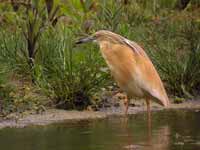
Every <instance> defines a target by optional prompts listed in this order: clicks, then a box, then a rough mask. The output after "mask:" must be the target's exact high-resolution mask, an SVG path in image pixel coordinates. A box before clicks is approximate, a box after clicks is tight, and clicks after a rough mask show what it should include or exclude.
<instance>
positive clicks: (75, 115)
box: [0, 101, 200, 129]
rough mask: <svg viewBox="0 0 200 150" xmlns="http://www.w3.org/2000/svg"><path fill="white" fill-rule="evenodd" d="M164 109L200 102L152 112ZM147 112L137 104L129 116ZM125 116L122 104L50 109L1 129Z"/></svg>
mask: <svg viewBox="0 0 200 150" xmlns="http://www.w3.org/2000/svg"><path fill="white" fill-rule="evenodd" d="M164 109H200V101H187V102H184V103H181V104H171V106H170V107H169V108H163V107H161V106H158V105H156V104H153V105H152V107H151V110H152V111H159V110H164ZM143 112H146V107H145V106H144V104H143V103H138V104H137V103H136V106H134V107H133V106H130V107H129V112H128V113H129V114H130V115H131V114H137V113H143ZM113 115H117V116H122V115H124V107H123V105H122V104H120V105H119V106H118V107H117V106H111V107H106V108H103V109H101V110H100V111H96V112H93V111H75V110H74V111H65V110H58V109H48V110H46V111H45V112H43V113H42V114H34V113H31V112H27V113H26V114H25V113H24V114H23V115H22V114H20V115H18V114H11V115H9V116H8V117H7V118H6V119H2V120H0V128H1V129H2V128H5V127H17V128H23V127H26V126H30V125H48V124H51V123H57V122H63V121H67V120H73V121H76V120H77V121H78V120H89V119H99V118H106V117H109V116H113Z"/></svg>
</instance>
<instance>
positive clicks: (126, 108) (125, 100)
mask: <svg viewBox="0 0 200 150" xmlns="http://www.w3.org/2000/svg"><path fill="white" fill-rule="evenodd" d="M124 106H125V115H126V116H127V114H128V106H129V97H128V96H126V97H125V99H124Z"/></svg>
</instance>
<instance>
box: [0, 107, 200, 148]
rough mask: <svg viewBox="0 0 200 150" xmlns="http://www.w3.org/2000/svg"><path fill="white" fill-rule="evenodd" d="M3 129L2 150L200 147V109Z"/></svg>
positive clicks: (0, 131)
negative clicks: (148, 116)
mask: <svg viewBox="0 0 200 150" xmlns="http://www.w3.org/2000/svg"><path fill="white" fill-rule="evenodd" d="M151 128H152V129H150V126H148V123H147V117H146V115H145V114H138V115H134V116H129V118H128V119H126V118H123V117H112V118H109V119H104V120H92V121H80V122H76V123H73V122H65V123H61V124H53V125H49V126H43V127H38V126H34V127H27V128H24V129H10V128H6V129H2V130H0V149H1V150H200V111H197V110H196V111H195V110H193V111H188V110H187V111H186V110H177V111H163V112H155V113H153V117H152V127H151Z"/></svg>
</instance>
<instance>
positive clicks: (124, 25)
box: [0, 0, 200, 113]
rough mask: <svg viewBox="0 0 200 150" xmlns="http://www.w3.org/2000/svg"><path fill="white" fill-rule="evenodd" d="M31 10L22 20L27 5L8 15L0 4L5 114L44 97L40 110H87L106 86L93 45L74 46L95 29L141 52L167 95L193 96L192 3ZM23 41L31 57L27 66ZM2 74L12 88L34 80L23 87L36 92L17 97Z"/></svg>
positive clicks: (199, 53) (198, 35)
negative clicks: (128, 42) (120, 38)
mask: <svg viewBox="0 0 200 150" xmlns="http://www.w3.org/2000/svg"><path fill="white" fill-rule="evenodd" d="M34 2H37V1H34ZM38 4H39V5H37V3H34V7H39V8H36V9H35V8H32V9H30V10H28V11H29V16H26V14H25V11H26V10H27V9H28V8H27V7H26V8H25V7H24V6H20V7H19V9H18V11H16V12H15V11H13V10H12V6H11V5H9V4H5V3H1V4H0V13H1V14H0V27H1V28H0V63H1V65H0V68H1V71H0V85H1V86H2V87H3V88H1V89H0V90H2V93H3V94H2V95H1V98H2V99H4V101H5V103H4V104H3V105H4V110H6V112H8V113H9V112H14V111H16V112H20V111H22V110H27V109H31V107H32V108H40V106H44V105H46V104H44V103H45V102H46V100H44V99H43V98H41V99H40V98H39V97H40V96H41V97H42V96H44V95H45V96H46V98H48V99H49V100H50V104H49V103H48V106H55V107H57V108H63V109H85V108H87V106H88V105H91V104H94V103H95V101H93V100H92V98H91V97H93V96H94V95H96V94H97V93H101V89H102V87H106V86H107V85H112V84H113V80H112V78H111V77H110V75H109V74H110V72H109V71H108V68H107V66H106V64H105V62H104V60H103V58H102V57H101V54H100V52H99V50H98V49H99V47H98V46H97V45H96V44H85V45H80V46H77V45H75V44H74V43H75V41H76V40H77V39H78V38H79V37H82V36H87V35H88V34H91V33H94V32H95V31H97V30H100V29H107V30H111V31H113V32H116V33H119V34H121V35H123V36H125V37H127V38H129V39H131V40H134V41H136V42H137V43H139V44H140V45H141V46H142V47H144V48H145V50H146V52H147V53H148V55H149V56H150V58H151V59H152V61H153V63H154V65H155V67H156V68H157V70H158V72H159V74H160V76H161V78H162V80H163V82H164V85H165V87H166V89H167V92H168V94H169V95H170V96H172V97H181V98H193V97H194V96H197V95H199V91H200V86H199V85H200V78H199V76H200V44H199V43H200V21H199V17H200V15H199V14H200V13H199V9H200V8H199V3H198V2H197V0H196V1H193V2H191V3H190V4H189V5H188V7H187V8H186V9H185V10H184V11H179V10H177V9H176V8H175V5H176V0H169V1H166V0H159V1H158V0H151V1H146V0H136V1H131V0H130V1H129V3H128V4H124V1H115V0H110V1H108V0H98V1H92V0H86V1H85V3H81V1H78V0H77V1H76V0H74V1H67V2H61V1H56V3H55V5H54V7H53V8H52V9H51V11H50V12H48V11H47V8H46V7H47V6H46V4H45V3H43V2H42V1H41V2H40V3H38ZM57 7H58V8H59V10H58V11H56V10H57ZM43 8H44V9H43ZM36 10H37V11H36ZM54 11H56V12H55V14H54V13H53V12H54ZM31 16H32V17H31ZM51 16H53V18H52V17H51ZM26 17H28V18H29V19H27V18H26ZM35 19H36V20H38V21H36V22H37V23H34V22H35ZM40 31H41V32H40ZM37 34H39V36H37V41H36V43H34V40H33V38H34V37H35V36H36V35H37ZM31 35H32V36H31ZM27 37H29V38H28V39H27ZM29 40H31V41H32V42H33V43H32V44H33V45H34V50H33V51H36V52H35V54H34V59H33V62H32V63H33V65H32V67H30V58H29V55H30V52H31V51H30V49H28V48H29V46H28V45H29V44H30V43H28V41H29ZM10 76H14V77H16V79H15V80H18V81H20V83H21V81H23V82H24V81H26V82H31V80H34V81H35V82H34V84H31V86H32V87H33V89H36V92H33V93H31V91H30V90H28V91H27V92H25V93H26V94H25V95H23V94H17V93H18V92H19V91H20V90H22V89H21V88H22V87H23V86H22V87H18V86H16V85H13V84H9V83H10V82H13V79H11V78H10ZM1 79H2V80H1ZM1 81H3V82H1ZM23 82H22V83H23ZM24 86H25V88H24V89H26V86H27V85H26V84H24ZM30 89H31V88H30ZM22 91H24V90H22ZM38 91H39V92H38ZM10 93H11V94H10ZM12 93H14V95H13V94H12ZM22 93H23V92H22ZM35 93H37V94H36V95H35ZM26 95H27V96H26ZM28 95H29V96H28ZM31 99H32V101H31ZM48 102H49V101H48ZM23 104H25V105H23Z"/></svg>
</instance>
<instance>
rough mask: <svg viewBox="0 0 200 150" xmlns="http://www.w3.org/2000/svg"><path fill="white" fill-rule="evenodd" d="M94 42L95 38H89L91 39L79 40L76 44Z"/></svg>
mask: <svg viewBox="0 0 200 150" xmlns="http://www.w3.org/2000/svg"><path fill="white" fill-rule="evenodd" d="M94 40H95V38H94V37H93V36H89V37H86V38H81V39H79V40H78V41H76V43H75V44H82V43H87V42H91V41H94Z"/></svg>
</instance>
